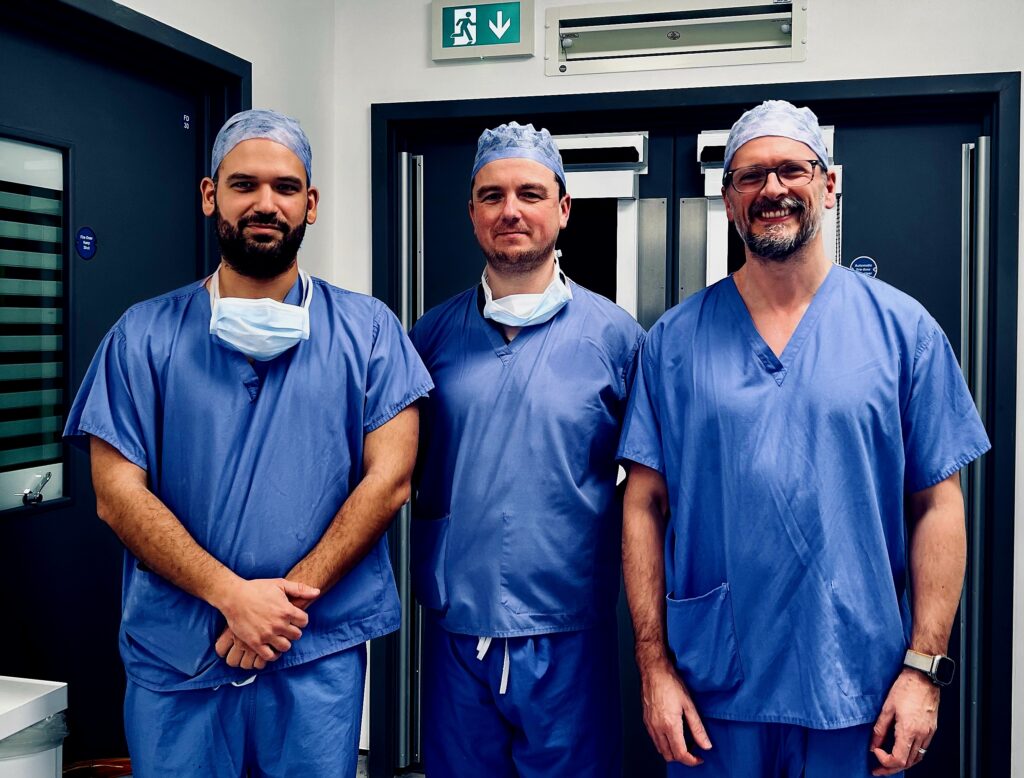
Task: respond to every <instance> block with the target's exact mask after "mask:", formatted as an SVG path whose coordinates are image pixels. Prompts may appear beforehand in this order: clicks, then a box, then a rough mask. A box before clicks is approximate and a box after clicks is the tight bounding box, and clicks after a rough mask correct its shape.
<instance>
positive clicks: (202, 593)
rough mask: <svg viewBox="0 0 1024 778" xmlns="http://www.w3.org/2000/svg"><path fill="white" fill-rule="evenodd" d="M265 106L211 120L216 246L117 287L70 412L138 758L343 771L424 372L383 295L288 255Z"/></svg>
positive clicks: (243, 768)
mask: <svg viewBox="0 0 1024 778" xmlns="http://www.w3.org/2000/svg"><path fill="white" fill-rule="evenodd" d="M310 167H311V153H310V149H309V141H308V140H307V139H306V135H305V133H304V132H303V131H302V129H301V128H300V127H299V125H298V122H296V121H295V120H294V119H291V118H289V117H286V116H283V115H281V114H278V113H275V112H272V111H245V112H242V113H240V114H236V115H235V116H233V117H232V118H231V119H230V120H228V122H227V124H225V125H224V127H223V128H222V129H221V131H220V133H219V134H218V135H217V138H216V140H215V142H214V147H213V158H212V165H211V172H210V177H209V178H204V179H203V181H202V184H201V192H202V207H203V211H204V213H205V214H206V215H207V216H210V217H215V218H216V224H217V234H218V237H219V240H220V248H221V264H220V266H219V268H218V269H217V271H216V272H215V273H214V274H213V275H212V276H211V277H210V278H207V279H204V280H201V281H197V282H195V283H193V284H190V285H189V286H187V287H184V288H183V289H178V290H176V291H174V292H170V293H168V294H165V295H163V296H161V297H157V298H155V299H153V300H148V301H146V302H143V303H140V304H138V305H135V306H133V307H132V308H130V309H129V310H128V311H127V312H126V313H125V314H124V315H123V316H122V317H121V318H120V319H119V320H118V322H117V323H116V324H115V325H114V326H113V328H112V329H111V330H110V332H109V333H108V334H107V336H106V338H105V339H104V340H103V342H102V343H101V344H100V347H99V350H98V351H97V353H96V356H95V358H94V359H93V362H92V365H91V366H90V368H89V371H88V373H87V374H86V377H85V380H84V382H83V384H82V387H81V389H80V390H79V393H78V397H77V398H76V399H75V403H74V405H73V407H72V408H71V412H70V414H69V418H68V424H67V429H66V430H65V434H66V435H68V436H83V437H79V438H78V439H79V440H84V439H85V438H84V436H88V441H89V449H90V453H91V457H92V475H93V485H94V486H95V489H96V501H97V512H98V513H99V515H100V517H101V518H102V519H103V520H104V521H106V522H107V523H108V524H109V525H110V526H111V528H112V529H113V530H114V531H115V532H116V533H117V535H118V537H119V538H120V539H121V540H122V541H123V542H124V544H125V547H126V550H125V563H124V579H123V580H124V583H123V585H124V591H123V600H122V621H121V632H120V649H121V656H122V658H123V660H124V664H125V670H126V671H127V674H128V688H127V693H126V697H125V731H126V735H127V739H128V746H129V750H130V752H131V756H132V767H133V770H134V774H135V775H136V776H142V777H143V778H146V777H148V776H198V775H203V776H218V777H219V776H224V777H225V778H229V777H230V778H238V777H239V776H242V775H248V776H261V775H301V776H303V778H311V777H312V778H316V777H317V776H325V777H326V776H339V775H345V776H354V775H355V771H356V760H357V756H358V741H359V731H360V719H361V709H362V699H363V682H364V677H365V671H366V649H365V642H366V641H367V640H369V639H371V638H374V637H377V636H379V635H383V634H386V633H388V632H391V631H393V630H395V629H397V627H398V625H399V603H398V596H397V592H396V589H395V585H394V581H393V578H392V573H391V567H390V564H389V561H388V554H387V549H386V545H385V543H384V540H383V538H382V534H383V532H384V530H385V529H386V527H387V525H388V523H389V522H390V521H391V518H392V516H393V515H394V513H395V511H396V510H397V509H398V507H399V506H400V505H401V504H402V503H403V502H405V500H406V499H407V497H408V494H409V488H410V487H409V482H410V478H411V474H412V469H413V465H414V462H415V456H416V442H417V435H418V425H419V420H418V416H417V411H416V408H415V407H414V406H413V403H414V402H415V401H416V400H417V399H418V398H420V397H422V396H424V395H425V394H426V393H427V391H429V389H430V388H431V383H430V377H429V375H428V374H427V372H426V371H425V369H424V368H423V365H422V362H421V361H420V359H419V358H418V356H417V355H416V352H415V350H414V349H413V348H412V345H411V344H410V343H409V341H408V339H407V338H406V336H405V333H404V332H403V331H402V328H401V325H400V324H399V323H398V321H397V320H396V319H395V317H394V316H393V315H392V314H391V312H390V311H389V310H388V309H387V308H386V307H385V306H384V305H383V304H382V303H380V302H378V301H377V300H374V299H373V298H370V297H365V296H363V295H358V294H354V293H351V292H347V291H344V290H342V289H338V288H335V287H333V286H330V285H329V284H327V283H325V282H324V281H321V280H319V279H316V278H311V277H310V276H309V275H308V274H306V273H305V271H302V270H300V269H299V267H298V265H297V262H296V255H297V252H298V249H299V245H300V244H301V241H302V236H303V233H304V231H305V227H306V225H307V224H312V223H313V222H314V221H315V219H316V212H317V203H318V199H319V194H318V192H317V190H316V188H314V187H313V186H311V185H310V174H311V171H310Z"/></svg>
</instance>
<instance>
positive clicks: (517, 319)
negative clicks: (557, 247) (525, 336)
mask: <svg viewBox="0 0 1024 778" xmlns="http://www.w3.org/2000/svg"><path fill="white" fill-rule="evenodd" d="M480 283H481V285H482V286H483V288H484V318H485V319H493V320H494V321H496V322H498V323H499V324H505V325H507V326H509V327H529V326H531V325H534V324H543V323H544V322H546V321H547V320H548V319H550V318H551V317H552V316H554V315H555V314H556V313H558V312H559V311H560V310H562V308H563V307H564V306H565V304H566V303H567V302H569V301H570V300H571V299H572V290H571V289H570V288H569V279H568V278H566V277H565V274H564V273H563V272H562V268H561V267H559V265H558V259H557V258H556V259H555V274H554V277H553V278H552V279H551V283H550V284H548V286H547V289H545V290H544V291H543V292H541V293H540V294H510V295H508V296H506V297H501V298H499V299H497V300H495V299H494V295H493V294H491V287H489V286H488V285H487V270H486V269H485V270H484V273H483V275H482V276H480Z"/></svg>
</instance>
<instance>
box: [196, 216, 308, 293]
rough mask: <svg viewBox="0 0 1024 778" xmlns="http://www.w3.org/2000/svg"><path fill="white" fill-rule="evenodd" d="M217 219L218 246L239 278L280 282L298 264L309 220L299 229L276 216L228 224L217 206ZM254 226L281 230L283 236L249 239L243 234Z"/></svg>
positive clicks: (261, 236)
mask: <svg viewBox="0 0 1024 778" xmlns="http://www.w3.org/2000/svg"><path fill="white" fill-rule="evenodd" d="M214 215H215V216H216V217H217V242H218V243H219V244H220V254H221V256H222V257H223V258H224V261H225V262H226V263H227V264H228V266H229V267H230V268H231V269H232V270H234V271H235V272H236V273H238V274H239V275H243V276H246V277H248V278H259V279H264V280H265V279H269V278H277V277H278V276H279V275H281V274H282V273H284V272H285V271H287V270H288V269H289V268H290V267H291V266H292V265H293V264H295V257H296V256H297V255H298V253H299V247H300V246H301V245H302V239H303V237H305V235H306V220H305V219H303V220H302V223H301V224H299V226H297V227H295V228H291V227H289V226H288V225H287V224H286V223H285V222H283V221H280V220H279V219H276V218H275V217H274V216H273V215H266V214H253V215H251V216H243V217H242V218H241V219H239V220H238V224H237V225H235V224H231V223H230V222H228V221H227V220H225V219H224V218H223V217H222V216H221V215H220V211H219V210H218V209H217V207H216V204H215V205H214ZM250 224H266V225H270V226H273V227H276V228H278V229H279V230H280V231H281V236H280V237H278V238H274V237H273V236H271V235H260V236H258V237H257V238H247V237H245V234H244V233H243V230H244V229H245V228H246V226H248V225H250Z"/></svg>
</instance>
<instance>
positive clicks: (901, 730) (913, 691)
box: [871, 668, 939, 775]
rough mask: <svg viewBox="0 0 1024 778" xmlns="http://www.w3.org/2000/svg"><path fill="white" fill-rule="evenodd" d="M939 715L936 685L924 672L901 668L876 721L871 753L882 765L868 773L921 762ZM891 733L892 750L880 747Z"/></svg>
mask: <svg viewBox="0 0 1024 778" xmlns="http://www.w3.org/2000/svg"><path fill="white" fill-rule="evenodd" d="M938 718H939V687H938V686H936V685H935V684H933V683H932V682H931V681H929V680H928V678H927V677H926V676H925V675H924V674H923V673H921V672H918V671H917V670H911V669H910V668H904V670H903V672H902V673H900V675H899V677H898V678H897V679H896V683H894V684H893V685H892V688H891V689H890V690H889V696H888V697H886V698H885V704H884V705H883V706H882V712H881V714H880V715H879V716H878V720H877V721H876V722H875V726H874V730H873V732H874V734H873V735H872V737H871V752H872V753H873V754H874V755H875V757H876V758H877V759H878V763H879V764H880V765H881V767H877V768H875V769H874V770H872V771H871V774H872V775H893V774H895V773H898V772H900V771H901V770H906V769H907V768H910V767H913V766H914V765H916V764H917V763H918V762H920V761H921V759H922V758H923V757H924V753H923V752H924V751H926V750H927V749H928V747H929V746H930V745H931V742H932V736H933V735H934V734H935V727H936V725H937V723H938ZM890 732H893V733H894V735H895V740H894V742H893V745H892V752H891V753H889V752H886V751H885V750H884V749H883V748H882V741H883V740H884V739H885V737H886V735H887V734H888V733H890Z"/></svg>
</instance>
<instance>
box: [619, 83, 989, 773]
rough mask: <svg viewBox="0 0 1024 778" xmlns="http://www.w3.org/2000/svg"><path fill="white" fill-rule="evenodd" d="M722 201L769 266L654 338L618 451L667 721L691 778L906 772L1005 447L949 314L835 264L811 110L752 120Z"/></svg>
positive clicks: (629, 550) (678, 760) (645, 638)
mask: <svg viewBox="0 0 1024 778" xmlns="http://www.w3.org/2000/svg"><path fill="white" fill-rule="evenodd" d="M722 196H723V198H724V200H725V206H726V213H727V215H728V218H729V220H730V221H732V222H733V224H734V225H735V227H736V231H737V232H738V233H739V235H740V237H741V238H742V239H743V242H744V244H745V253H746V263H745V264H744V265H743V267H741V268H740V269H739V270H738V271H736V273H734V274H733V275H732V276H730V277H728V278H725V279H724V280H722V281H720V282H718V283H717V284H714V285H713V286H711V287H709V288H707V289H705V290H703V291H701V292H699V293H697V294H694V295H692V296H691V297H689V298H687V299H686V300H685V301H684V302H683V303H681V304H680V305H678V306H676V307H675V308H673V309H672V310H670V311H668V312H667V313H666V314H665V315H664V316H663V317H662V318H661V319H660V320H659V321H658V322H657V323H656V324H655V325H654V327H653V328H652V329H651V332H650V335H649V337H648V339H647V341H646V343H645V345H644V349H643V354H642V357H641V360H640V369H639V371H638V375H637V380H636V385H635V387H634V390H633V394H632V396H631V398H630V405H629V411H628V414H627V418H626V423H625V427H624V430H623V435H622V442H621V444H620V446H619V456H620V457H621V459H622V460H623V461H624V463H628V465H629V467H630V475H629V481H628V484H627V488H626V504H625V519H624V529H623V533H624V539H623V551H624V572H625V577H626V591H627V594H628V597H629V604H630V610H631V612H632V615H633V624H634V630H635V633H636V658H637V664H638V666H639V668H640V671H641V677H642V685H643V693H644V719H645V723H646V725H647V729H648V731H649V732H650V735H651V737H652V739H653V740H654V743H655V745H656V746H657V748H658V750H659V751H660V752H661V754H662V756H664V758H665V759H666V760H667V761H669V775H672V776H680V775H684V774H686V773H687V770H688V767H690V766H695V765H698V764H701V763H703V766H702V767H701V768H700V769H699V770H698V771H697V772H698V774H700V775H703V776H708V777H710V776H791V777H792V778H796V776H801V777H802V778H826V777H827V778H853V777H854V776H866V775H896V774H899V773H901V772H902V771H903V770H905V769H906V768H909V767H913V765H915V764H917V763H918V762H919V761H920V760H921V759H922V758H925V754H926V753H927V751H928V748H929V745H930V743H931V741H932V737H933V736H936V735H935V728H936V721H937V710H938V704H939V690H940V686H941V685H943V684H948V683H949V681H950V679H951V677H952V670H953V668H952V662H951V660H949V659H948V658H947V657H946V656H945V653H946V648H947V643H948V641H949V634H950V629H951V626H952V623H953V617H954V614H955V612H956V608H957V604H958V602H959V599H960V590H961V586H962V583H963V575H964V560H965V532H964V512H963V500H962V497H961V494H960V481H959V475H958V473H959V470H960V468H962V467H964V466H965V465H966V464H967V463H969V462H970V461H972V460H973V459H975V458H976V457H978V456H980V455H981V454H983V453H984V452H985V451H986V450H988V448H989V441H988V438H987V436H986V434H985V430H984V428H983V427H982V424H981V421H980V419H979V418H978V414H977V412H976V410H975V407H974V403H973V402H972V400H971V396H970V394H969V393H968V391H967V387H966V385H965V383H964V379H963V376H962V374H961V372H960V366H959V365H958V364H957V361H956V358H955V356H954V355H953V351H952V349H951V348H950V345H949V342H948V341H947V340H946V336H945V335H944V334H943V332H942V330H941V329H939V326H938V324H936V322H935V320H934V319H933V318H932V317H931V316H930V315H929V314H928V312H927V311H925V310H924V308H922V307H921V305H920V304H918V303H917V302H915V301H914V300H912V299H911V298H909V297H907V296H906V295H905V294H902V293H901V292H899V291H897V290H895V289H893V288H892V287H890V286H888V285H886V284H885V283H883V282H881V281H878V280H876V279H873V278H868V277H866V276H863V275H860V274H858V273H855V272H853V271H850V270H848V269H846V268H844V267H842V266H840V265H836V264H834V263H833V261H832V259H831V258H829V257H828V256H827V255H826V254H825V247H824V245H823V241H822V235H821V231H820V226H821V218H822V213H823V210H824V209H826V208H832V207H834V206H835V174H834V172H833V171H831V170H830V169H829V159H828V154H827V152H826V149H825V143H824V141H823V139H822V135H821V130H820V128H819V127H818V122H817V118H816V117H815V116H814V114H813V113H812V112H811V111H810V110H809V109H808V108H799V109H798V108H796V107H794V106H792V105H790V104H789V103H787V102H783V101H775V100H773V101H768V102H766V103H764V104H762V105H760V106H758V107H756V108H753V109H751V110H750V111H748V112H746V113H745V114H743V116H742V117H740V119H739V121H737V122H736V124H735V125H733V128H732V131H731V132H730V134H729V139H728V142H727V144H726V150H725V173H724V178H723V185H722ZM908 250H912V246H911V245H909V244H908ZM905 506H906V509H905ZM937 736H938V737H943V736H944V737H957V733H955V732H945V733H942V732H940V733H938V735H937Z"/></svg>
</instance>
